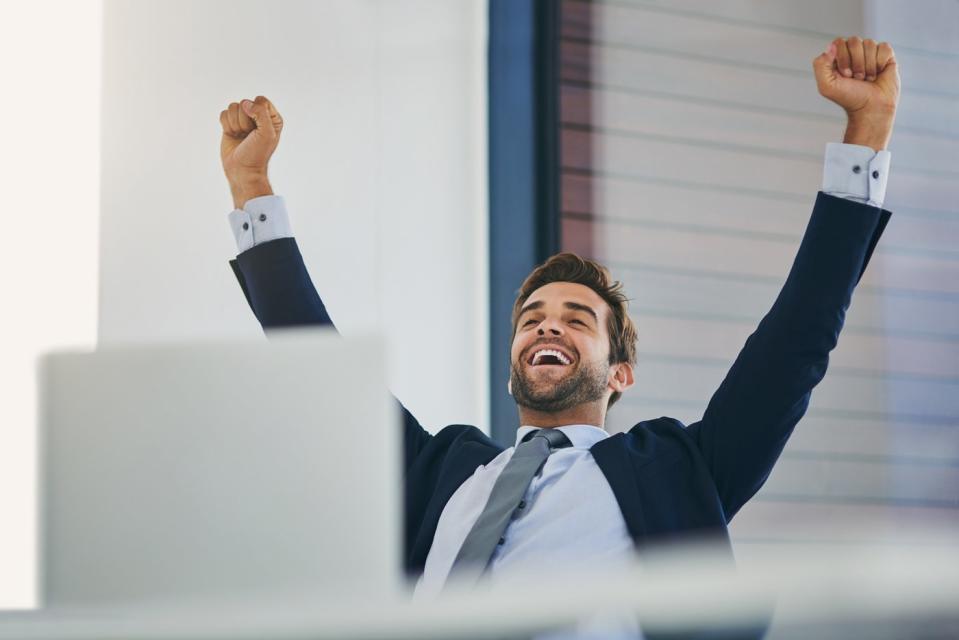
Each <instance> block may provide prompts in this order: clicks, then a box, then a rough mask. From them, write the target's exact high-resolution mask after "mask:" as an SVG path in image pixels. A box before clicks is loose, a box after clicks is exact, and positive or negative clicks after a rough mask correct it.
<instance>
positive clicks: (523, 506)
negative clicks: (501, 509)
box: [517, 500, 526, 509]
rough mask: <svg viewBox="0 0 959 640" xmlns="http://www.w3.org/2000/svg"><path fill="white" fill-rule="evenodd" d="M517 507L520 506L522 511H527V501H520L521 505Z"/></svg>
mask: <svg viewBox="0 0 959 640" xmlns="http://www.w3.org/2000/svg"><path fill="white" fill-rule="evenodd" d="M517 506H518V507H519V508H520V509H525V508H526V501H525V500H520V501H519V505H517Z"/></svg>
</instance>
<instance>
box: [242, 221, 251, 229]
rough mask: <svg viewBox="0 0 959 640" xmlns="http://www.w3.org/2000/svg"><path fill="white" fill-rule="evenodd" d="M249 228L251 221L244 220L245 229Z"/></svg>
mask: <svg viewBox="0 0 959 640" xmlns="http://www.w3.org/2000/svg"><path fill="white" fill-rule="evenodd" d="M249 228H250V223H249V222H244V223H243V230H244V231H246V230H247V229H249Z"/></svg>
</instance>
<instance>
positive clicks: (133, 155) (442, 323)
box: [99, 0, 488, 429]
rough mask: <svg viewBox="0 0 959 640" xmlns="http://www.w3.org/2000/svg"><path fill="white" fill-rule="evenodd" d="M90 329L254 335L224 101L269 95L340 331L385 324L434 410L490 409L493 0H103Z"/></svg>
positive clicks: (480, 420) (300, 221) (425, 408)
mask: <svg viewBox="0 0 959 640" xmlns="http://www.w3.org/2000/svg"><path fill="white" fill-rule="evenodd" d="M105 18H106V19H105V27H104V30H105V33H104V43H105V44H104V58H105V66H104V104H103V122H104V129H103V182H102V187H103V188H102V194H103V195H102V197H103V209H102V233H101V243H102V253H101V271H100V274H101V276H100V288H101V296H100V334H99V336H100V339H101V340H102V341H127V340H161V339H168V338H182V337H196V336H225V335H250V336H253V335H257V334H258V333H259V328H258V325H257V324H256V322H255V320H254V318H253V316H252V314H251V313H250V311H249V309H248V307H247V305H246V302H245V300H244V298H243V295H242V293H241V292H240V289H239V287H238V286H237V284H236V282H235V280H234V278H233V275H232V273H231V272H230V269H229V267H228V265H227V260H228V258H231V257H233V255H234V254H235V253H236V252H235V246H234V244H233V239H232V236H231V234H230V231H229V228H228V225H227V220H226V215H227V213H228V212H229V211H230V210H231V209H232V204H231V199H230V194H229V190H228V188H227V183H226V180H225V178H224V176H223V173H222V170H221V167H220V159H219V138H220V124H219V113H220V111H221V110H222V109H224V108H226V106H227V104H228V103H230V102H231V101H237V100H239V99H241V98H244V97H249V98H253V97H254V96H256V95H258V94H262V95H266V96H268V97H269V98H270V99H271V100H273V102H274V104H275V105H276V106H277V108H278V109H279V110H280V112H281V113H282V115H283V117H284V120H285V127H284V131H283V138H282V140H281V142H280V146H279V149H278V150H277V152H276V154H275V156H274V159H273V162H272V164H271V167H270V176H271V179H272V182H273V187H274V190H275V192H276V193H277V194H282V195H283V196H285V198H286V200H287V205H288V208H289V210H290V212H291V217H292V219H293V225H294V230H295V233H296V236H297V239H298V242H299V244H300V247H301V249H302V251H303V253H304V256H305V258H306V261H307V263H308V265H309V267H310V269H311V273H312V275H313V279H314V282H315V283H316V285H317V288H318V290H319V292H320V294H321V296H322V297H323V298H324V300H325V301H326V303H327V308H328V309H329V311H330V313H331V315H332V316H333V318H334V320H335V321H336V322H337V324H338V326H339V328H340V330H341V331H342V332H343V333H347V334H350V333H356V332H361V331H364V332H365V331H371V330H376V331H382V332H384V333H385V335H386V336H387V339H388V341H389V344H390V348H389V356H390V359H391V361H390V365H391V367H390V378H391V380H392V388H393V390H394V392H395V393H396V394H397V395H398V396H399V397H400V398H401V399H402V400H404V402H406V403H407V405H408V406H409V407H410V409H411V410H413V412H414V413H415V414H417V416H418V417H419V418H420V420H421V421H422V422H423V423H424V424H425V425H427V426H429V427H432V428H434V429H435V428H438V427H441V426H443V425H445V424H447V423H450V422H454V421H466V422H469V423H473V424H478V425H480V426H482V427H483V428H484V429H485V428H487V425H486V422H487V419H486V415H487V405H488V401H487V395H488V391H487V386H488V385H487V352H488V349H487V338H486V336H487V288H488V287H487V258H486V256H487V245H486V242H487V241H486V236H487V234H486V225H487V214H486V148H485V145H486V73H485V70H486V64H485V51H486V32H485V29H486V3H485V2H482V0H457V1H456V2H449V1H446V0H432V1H431V0H392V1H387V0H382V1H375V0H364V1H357V0H337V1H328V2H310V1H302V0H297V1H292V0H291V1H285V2H271V3H266V4H265V3H262V2H251V1H249V0H241V1H236V0H231V1H229V2H226V1H210V2H203V3H196V2H186V1H183V0H175V1H172V2H162V3H160V2H147V1H143V0H138V1H128V0H123V1H120V0H108V1H107V2H106V4H105Z"/></svg>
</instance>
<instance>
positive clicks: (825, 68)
mask: <svg viewBox="0 0 959 640" xmlns="http://www.w3.org/2000/svg"><path fill="white" fill-rule="evenodd" d="M812 67H813V71H814V72H815V74H816V82H818V83H819V84H822V83H824V82H825V83H831V82H833V81H834V80H835V78H836V75H837V74H836V43H835V42H831V43H829V48H828V49H826V50H825V51H823V52H822V53H820V54H819V55H818V56H816V58H814V59H813V61H812Z"/></svg>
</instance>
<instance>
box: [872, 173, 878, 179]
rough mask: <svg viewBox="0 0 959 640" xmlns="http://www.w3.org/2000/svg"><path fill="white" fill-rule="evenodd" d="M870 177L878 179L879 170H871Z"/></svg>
mask: <svg viewBox="0 0 959 640" xmlns="http://www.w3.org/2000/svg"><path fill="white" fill-rule="evenodd" d="M872 177H873V178H875V179H877V180H878V179H879V172H878V171H873V172H872Z"/></svg>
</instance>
